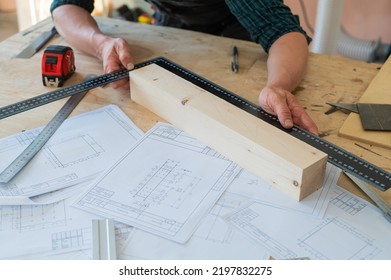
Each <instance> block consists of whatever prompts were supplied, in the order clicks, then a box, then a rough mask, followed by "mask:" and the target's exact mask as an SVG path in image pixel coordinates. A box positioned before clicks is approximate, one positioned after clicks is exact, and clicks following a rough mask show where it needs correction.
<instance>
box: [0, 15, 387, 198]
mask: <svg viewBox="0 0 391 280" xmlns="http://www.w3.org/2000/svg"><path fill="white" fill-rule="evenodd" d="M97 21H98V23H99V25H100V27H101V29H102V31H103V32H105V33H107V34H110V35H113V36H118V37H123V38H125V39H126V40H127V41H128V42H129V43H130V45H131V48H132V51H133V56H134V62H135V63H139V62H142V61H145V60H148V59H151V58H155V57H158V56H164V57H166V58H168V59H170V60H172V61H174V62H175V63H177V64H179V65H181V66H183V67H185V68H187V69H189V70H191V71H193V72H195V73H197V74H199V75H201V76H203V77H205V78H206V79H208V80H211V81H213V82H215V83H216V84H218V85H220V86H222V87H224V88H226V89H228V90H230V91H232V92H235V93H237V94H238V95H241V96H243V97H244V98H246V99H248V100H250V101H252V102H254V103H257V97H258V94H259V92H260V90H261V89H262V87H263V86H264V85H265V83H266V79H267V69H266V58H267V55H266V54H265V53H264V52H263V50H262V49H261V47H260V46H259V45H257V44H255V43H252V42H247V41H240V40H234V39H229V38H222V37H216V36H211V35H207V34H203V33H198V32H191V31H185V30H178V29H174V28H167V27H157V26H151V25H144V24H136V23H131V22H127V21H120V20H114V19H107V18H97ZM52 26H53V24H52V21H51V19H46V20H44V21H42V22H40V23H38V24H36V25H35V26H33V27H31V28H30V29H29V30H26V31H22V32H20V33H18V34H16V35H14V36H12V37H10V38H8V39H6V40H4V41H3V42H1V43H0V52H1V54H2V55H1V57H0V74H1V77H2V79H1V81H0V95H1V98H0V106H5V105H9V104H12V103H15V102H17V101H21V100H24V99H26V98H30V97H33V96H36V95H39V94H42V93H45V92H48V91H50V90H51V89H50V88H46V87H44V86H43V84H42V78H41V58H42V52H43V50H41V51H40V52H39V53H37V54H35V55H34V56H33V57H32V58H30V59H16V58H14V56H15V55H16V54H18V53H19V52H20V51H21V50H22V49H23V48H24V47H25V46H26V45H28V43H29V42H30V41H31V40H33V39H34V38H35V37H37V36H38V35H39V34H41V33H42V32H44V31H48V30H50V29H51V28H52ZM49 44H60V45H66V44H67V43H66V42H65V41H64V39H63V38H61V37H60V36H58V35H57V36H56V37H55V38H53V39H52V40H51V41H50V43H49ZM234 45H236V46H237V47H238V50H239V72H238V73H233V72H232V71H231V61H232V47H233V46H234ZM74 51H75V57H76V73H75V74H74V75H73V76H72V77H71V78H70V79H69V80H67V81H66V83H65V85H71V84H73V83H76V82H79V81H82V80H83V79H84V77H85V76H86V75H87V74H97V75H101V74H103V72H102V71H103V70H102V63H101V61H99V60H98V59H96V58H93V57H90V56H88V55H85V54H83V53H81V52H79V51H78V50H74ZM380 67H381V65H378V64H371V63H365V62H361V61H355V60H351V59H347V58H342V57H338V56H328V55H319V54H311V55H310V57H309V64H308V70H307V73H306V76H305V78H304V79H303V81H302V83H301V84H300V86H299V87H298V88H297V89H296V91H295V92H294V93H295V94H296V97H297V99H298V100H299V102H300V103H301V104H302V105H303V106H304V107H305V108H306V109H307V111H308V113H309V114H310V115H311V117H312V118H313V119H314V120H315V121H316V123H317V125H318V127H319V130H320V135H321V136H322V137H324V138H325V139H326V140H328V141H330V142H332V143H334V144H337V145H338V146H340V147H342V148H344V149H346V150H348V151H350V152H352V153H354V154H356V155H358V156H360V157H362V158H364V159H365V160H367V161H369V162H371V163H374V164H375V165H378V166H380V167H381V168H383V169H386V170H388V171H391V150H390V149H386V148H382V147H376V146H373V145H369V144H366V143H361V142H359V141H356V140H355V141H353V140H350V139H345V138H342V137H340V136H338V130H339V128H340V127H341V126H342V124H343V122H344V120H345V119H346V117H347V115H346V114H345V113H343V112H340V111H339V112H335V113H333V114H330V115H325V112H326V111H327V110H328V109H329V108H330V107H329V105H327V104H326V102H346V103H352V102H356V101H357V100H358V99H359V98H360V96H361V95H362V94H363V92H364V91H365V90H366V88H367V87H368V85H369V83H370V82H371V81H372V79H373V78H374V77H375V76H376V74H377V73H378V71H379V69H380ZM64 102H65V100H60V101H56V102H53V103H51V104H47V105H44V106H41V107H39V108H36V109H33V110H30V111H27V112H24V113H21V114H18V115H16V116H11V117H9V118H6V119H3V120H0V125H1V130H0V137H5V136H8V135H11V134H14V133H17V132H20V131H23V130H27V129H32V128H35V127H39V126H42V125H45V124H46V123H47V122H48V120H50V119H51V118H52V117H53V116H54V115H55V113H56V112H57V111H58V110H59V109H60V108H61V106H62V105H63V104H64ZM108 104H116V105H118V106H119V107H120V108H121V109H122V110H123V111H124V112H125V113H126V114H127V115H128V116H129V117H130V118H131V119H132V121H133V122H134V123H135V124H136V125H137V126H139V127H140V128H141V129H142V130H144V131H146V130H148V129H149V128H151V127H152V126H153V125H154V124H155V123H156V122H158V121H161V120H162V119H161V118H159V117H158V116H157V115H155V114H153V113H151V112H149V111H148V110H146V109H145V108H143V107H141V106H140V105H138V104H136V103H134V102H133V101H132V100H131V99H130V95H129V92H128V91H126V90H123V89H120V90H119V89H116V90H114V89H112V88H111V87H110V86H106V87H104V88H98V89H94V90H92V91H91V92H90V93H88V95H87V96H86V97H85V98H84V99H83V101H82V102H81V103H80V104H79V105H78V106H77V108H76V109H75V110H74V112H73V115H75V114H79V113H82V112H86V111H90V110H93V109H96V108H99V107H102V106H105V105H108ZM340 183H341V185H342V186H343V187H345V188H348V189H350V190H351V191H352V192H354V193H356V194H357V195H359V196H363V197H365V195H364V194H363V193H362V192H361V191H359V190H358V189H357V188H356V187H354V185H353V184H352V183H351V182H349V180H348V179H347V178H343V177H341V178H340ZM381 195H382V196H383V197H384V198H385V199H386V200H387V201H389V202H391V191H387V192H385V193H381Z"/></svg>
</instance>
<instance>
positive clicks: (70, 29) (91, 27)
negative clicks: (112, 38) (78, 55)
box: [53, 5, 107, 59]
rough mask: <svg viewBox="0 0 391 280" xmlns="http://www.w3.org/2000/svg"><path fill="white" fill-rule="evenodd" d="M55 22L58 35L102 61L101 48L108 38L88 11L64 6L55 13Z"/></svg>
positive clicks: (73, 6) (72, 6)
mask: <svg viewBox="0 0 391 280" xmlns="http://www.w3.org/2000/svg"><path fill="white" fill-rule="evenodd" d="M53 21H54V24H55V26H56V29H57V31H58V33H59V34H60V35H61V36H62V37H63V38H64V39H65V40H66V41H67V42H68V43H69V44H70V45H71V46H72V47H75V48H76V49H79V50H81V51H83V52H85V53H88V54H90V55H93V56H96V57H98V58H100V59H102V50H100V48H99V46H102V43H103V42H104V40H106V39H107V37H106V36H105V35H104V34H102V32H101V31H100V30H99V27H98V25H97V23H96V21H95V20H94V18H93V17H92V16H91V15H90V13H89V12H88V11H86V10H84V9H83V8H80V7H78V6H75V5H63V6H61V7H58V8H56V9H55V10H54V11H53Z"/></svg>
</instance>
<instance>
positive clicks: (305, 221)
mask: <svg viewBox="0 0 391 280" xmlns="http://www.w3.org/2000/svg"><path fill="white" fill-rule="evenodd" d="M226 220H227V221H228V222H229V223H230V224H231V225H233V226H234V227H236V228H237V230H239V231H241V232H242V233H244V234H246V235H247V236H248V237H249V238H251V239H252V240H253V241H256V242H258V244H260V245H263V246H264V247H265V249H267V250H268V251H269V252H270V255H271V256H273V257H274V258H277V259H292V258H298V257H300V258H302V257H307V258H310V259H321V260H330V259H331V260H350V259H362V260H370V259H390V258H391V243H390V241H389V237H390V236H391V224H390V223H389V222H387V221H386V219H385V218H384V216H383V215H382V213H381V212H380V211H379V210H378V209H377V208H376V207H374V206H373V205H372V204H370V203H369V202H366V201H364V200H362V199H360V198H358V197H356V196H353V195H352V194H350V193H348V192H347V191H345V190H343V189H341V188H338V187H336V188H335V190H334V193H333V196H332V198H331V200H330V203H329V207H328V209H327V211H326V213H325V216H324V218H322V219H316V218H308V217H306V218H303V216H302V215H298V214H297V213H294V212H291V211H287V210H284V209H281V208H279V207H272V206H270V205H266V204H264V203H261V202H256V201H253V202H251V203H249V204H248V205H247V206H245V207H242V208H241V209H239V210H237V211H235V212H233V213H231V214H229V215H228V216H227V217H226ZM287 232H289V234H286V233H287Z"/></svg>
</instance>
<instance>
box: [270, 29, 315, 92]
mask: <svg viewBox="0 0 391 280" xmlns="http://www.w3.org/2000/svg"><path fill="white" fill-rule="evenodd" d="M307 59H308V45H307V41H306V39H305V37H304V36H303V35H302V34H301V33H295V32H294V33H288V34H286V35H284V36H282V37H281V38H280V39H278V40H277V41H276V42H275V43H274V44H273V45H272V46H271V48H270V50H269V57H268V61H267V68H268V80H267V86H270V87H276V88H280V89H284V90H287V91H289V92H292V91H293V90H294V89H295V88H296V87H297V86H298V85H299V84H300V82H301V80H302V78H303V76H304V73H305V70H306V67H307Z"/></svg>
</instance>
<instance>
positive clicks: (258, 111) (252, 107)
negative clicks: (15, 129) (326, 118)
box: [0, 57, 391, 191]
mask: <svg viewBox="0 0 391 280" xmlns="http://www.w3.org/2000/svg"><path fill="white" fill-rule="evenodd" d="M152 63H154V64H157V65H159V66H160V67H162V68H164V69H166V70H168V71H170V72H172V73H173V74H175V75H177V76H180V77H181V78H183V79H185V80H187V81H189V82H191V83H193V84H194V85H196V86H198V87H200V88H202V89H204V90H206V91H207V92H210V93H211V94H214V95H215V96H217V97H219V98H221V99H223V100H225V101H227V102H229V103H231V104H232V105H234V106H237V107H238V108H240V109H242V110H244V111H246V112H248V113H250V114H252V115H254V116H255V117H257V118H259V119H261V120H263V121H265V122H267V123H269V124H271V125H273V126H275V127H277V128H279V129H281V130H283V131H285V132H286V133H288V134H290V135H292V136H293V137H296V138H298V139H300V140H302V141H304V142H305V143H307V144H309V145H311V146H313V147H315V148H317V149H318V150H321V151H322V152H324V153H326V154H327V155H328V158H327V160H328V162H330V163H331V164H333V165H335V166H337V167H339V168H340V169H342V170H343V171H345V172H347V173H349V174H352V175H354V176H355V177H357V178H360V179H361V180H363V181H365V182H367V183H368V184H370V185H372V186H374V187H376V188H377V189H379V190H382V191H386V190H387V189H389V188H390V187H391V174H390V173H389V172H387V171H385V170H383V169H381V168H380V167H378V166H376V165H373V164H371V163H370V162H368V161H365V160H364V159H362V158H360V157H358V156H356V155H354V154H352V153H349V152H348V151H346V150H344V149H342V148H340V147H338V146H337V145H335V144H333V143H331V142H328V141H326V140H324V139H322V138H320V137H319V136H317V135H314V134H312V133H310V132H308V131H306V130H304V129H302V128H300V127H298V126H294V127H293V128H292V129H285V128H283V127H282V126H281V124H280V122H279V121H278V119H277V117H275V116H273V115H271V114H268V113H267V112H265V111H264V110H263V109H262V108H261V107H260V106H258V105H256V104H254V103H251V102H249V101H247V100H246V99H244V98H242V97H240V96H238V95H236V94H234V93H232V92H230V91H228V90H226V89H224V88H222V87H220V86H219V85H217V84H215V83H213V82H211V81H208V80H206V79H205V78H203V77H201V76H198V75H197V74H195V73H193V72H191V71H189V70H187V69H185V68H183V67H181V66H179V65H178V64H175V63H174V62H172V61H170V60H168V59H166V58H163V57H158V58H155V59H152V60H149V61H145V62H143V63H140V64H137V65H135V69H137V68H141V67H144V66H146V65H149V64H152ZM128 76H129V70H127V69H121V70H118V71H115V72H111V73H108V74H104V75H102V76H98V77H96V78H93V79H91V80H89V81H85V82H81V83H79V84H75V85H73V86H69V87H66V88H62V89H59V90H55V91H52V92H49V93H46V94H42V95H40V96H37V97H33V98H30V99H27V100H25V101H21V102H18V103H15V104H13V105H9V106H6V107H3V108H0V119H2V118H5V117H8V116H11V115H14V114H18V113H20V112H23V111H26V110H29V109H32V108H35V107H38V106H41V105H44V104H46V103H49V102H53V101H55V100H59V99H61V98H64V97H67V96H71V95H73V94H76V93H79V92H83V91H86V90H89V89H92V88H95V87H99V86H102V85H105V84H108V83H111V82H114V81H117V80H120V79H124V78H128Z"/></svg>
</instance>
